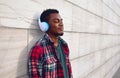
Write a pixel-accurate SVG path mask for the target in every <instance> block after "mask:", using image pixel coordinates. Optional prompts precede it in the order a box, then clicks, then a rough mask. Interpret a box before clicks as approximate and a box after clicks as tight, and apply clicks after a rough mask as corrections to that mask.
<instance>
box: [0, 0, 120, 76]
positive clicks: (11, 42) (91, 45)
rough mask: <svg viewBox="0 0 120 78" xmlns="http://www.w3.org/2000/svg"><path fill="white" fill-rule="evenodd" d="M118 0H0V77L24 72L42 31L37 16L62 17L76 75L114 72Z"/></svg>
mask: <svg viewBox="0 0 120 78" xmlns="http://www.w3.org/2000/svg"><path fill="white" fill-rule="evenodd" d="M119 3H120V1H119V0H55V1H52V0H0V77H1V78H27V75H26V74H27V70H26V69H27V68H26V63H27V56H28V53H29V50H30V48H31V47H32V46H33V44H34V43H35V42H36V41H37V40H38V39H39V38H41V37H42V36H43V34H44V33H42V32H41V31H40V30H39V28H38V24H37V16H38V15H39V14H40V13H41V12H42V11H43V10H44V9H46V8H56V9H58V10H59V11H60V14H61V16H62V17H63V19H64V26H65V34H64V36H63V38H64V39H65V40H66V41H67V42H68V44H69V48H70V52H71V53H70V59H71V63H72V69H73V77H74V78H112V76H113V75H114V73H115V72H116V70H117V69H118V68H119V67H120V62H119V61H120V22H119V21H120V5H119Z"/></svg>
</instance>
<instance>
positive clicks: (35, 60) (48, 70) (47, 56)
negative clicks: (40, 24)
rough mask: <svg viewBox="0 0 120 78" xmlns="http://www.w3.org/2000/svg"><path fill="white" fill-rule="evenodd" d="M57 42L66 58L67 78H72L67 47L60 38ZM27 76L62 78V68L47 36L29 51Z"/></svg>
mask: <svg viewBox="0 0 120 78" xmlns="http://www.w3.org/2000/svg"><path fill="white" fill-rule="evenodd" d="M59 40H60V42H61V46H62V49H63V52H64V54H65V56H66V65H67V68H68V73H69V78H72V69H71V64H70V61H69V49H68V45H67V43H66V42H65V41H64V40H63V39H61V38H60V37H59ZM28 74H29V78H64V72H63V68H62V65H61V63H60V60H59V59H58V57H57V54H56V51H55V47H54V43H53V42H52V40H51V39H50V37H49V36H48V35H47V34H45V35H44V37H43V39H41V40H39V41H38V42H37V43H36V44H35V46H34V47H33V48H32V49H31V52H30V55H29V61H28Z"/></svg>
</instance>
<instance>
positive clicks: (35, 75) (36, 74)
mask: <svg viewBox="0 0 120 78" xmlns="http://www.w3.org/2000/svg"><path fill="white" fill-rule="evenodd" d="M42 51H43V50H42V47H40V46H35V47H33V48H32V50H31V52H30V54H29V59H28V74H29V78H42V62H41V58H42V57H41V56H42Z"/></svg>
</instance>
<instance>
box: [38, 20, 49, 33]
mask: <svg viewBox="0 0 120 78" xmlns="http://www.w3.org/2000/svg"><path fill="white" fill-rule="evenodd" d="M38 25H39V27H40V29H41V31H43V32H46V31H48V29H49V24H48V23H47V22H41V21H40V19H38Z"/></svg>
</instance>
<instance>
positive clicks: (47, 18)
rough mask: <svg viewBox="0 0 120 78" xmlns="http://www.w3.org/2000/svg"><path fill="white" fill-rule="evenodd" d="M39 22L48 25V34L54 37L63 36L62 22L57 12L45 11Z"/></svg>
mask: <svg viewBox="0 0 120 78" xmlns="http://www.w3.org/2000/svg"><path fill="white" fill-rule="evenodd" d="M40 20H41V22H47V23H48V24H49V26H50V28H49V30H48V31H47V33H48V34H50V35H55V36H62V35H63V22H62V18H61V16H60V15H59V11H58V10H56V9H47V10H45V11H43V12H42V14H41V16H40Z"/></svg>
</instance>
